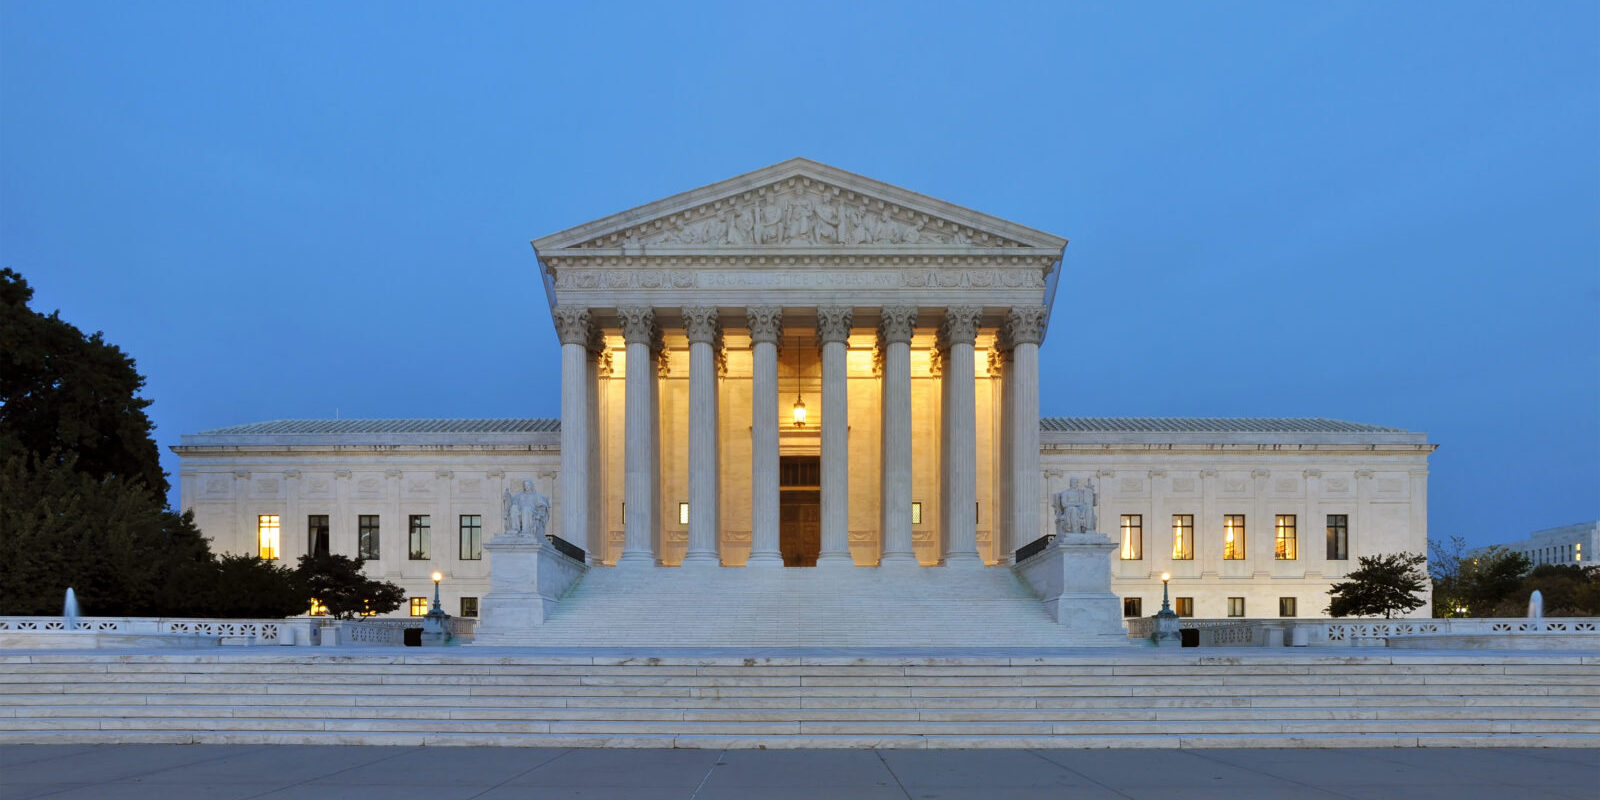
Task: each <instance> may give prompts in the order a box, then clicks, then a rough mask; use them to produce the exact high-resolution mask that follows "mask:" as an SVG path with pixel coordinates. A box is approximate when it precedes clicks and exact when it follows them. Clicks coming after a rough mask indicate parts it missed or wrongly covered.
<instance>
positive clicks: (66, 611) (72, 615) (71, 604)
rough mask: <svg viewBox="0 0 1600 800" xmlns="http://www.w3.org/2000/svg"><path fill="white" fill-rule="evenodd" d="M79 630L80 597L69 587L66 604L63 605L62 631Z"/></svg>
mask: <svg viewBox="0 0 1600 800" xmlns="http://www.w3.org/2000/svg"><path fill="white" fill-rule="evenodd" d="M77 629H78V595H77V594H76V593H75V592H73V591H72V587H71V586H68V587H67V599H66V602H64V603H62V604H61V630H64V631H75V630H77Z"/></svg>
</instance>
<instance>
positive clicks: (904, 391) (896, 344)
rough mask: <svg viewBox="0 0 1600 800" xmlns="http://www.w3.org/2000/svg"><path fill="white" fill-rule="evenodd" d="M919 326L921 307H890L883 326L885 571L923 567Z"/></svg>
mask: <svg viewBox="0 0 1600 800" xmlns="http://www.w3.org/2000/svg"><path fill="white" fill-rule="evenodd" d="M916 322H917V309H916V308H914V307H910V306H889V307H886V308H884V309H883V316H882V321H881V322H880V323H879V326H878V347H879V352H880V356H881V359H882V368H883V381H882V383H883V405H882V409H883V416H882V432H883V442H882V447H883V470H882V472H883V486H882V489H883V491H882V494H881V502H880V507H881V514H882V516H881V523H880V524H881V531H882V536H883V558H882V561H881V562H880V563H881V564H882V565H884V566H891V565H894V564H916V563H917V556H916V552H915V551H914V549H913V547H912V541H911V334H912V333H913V332H914V330H915V328H916Z"/></svg>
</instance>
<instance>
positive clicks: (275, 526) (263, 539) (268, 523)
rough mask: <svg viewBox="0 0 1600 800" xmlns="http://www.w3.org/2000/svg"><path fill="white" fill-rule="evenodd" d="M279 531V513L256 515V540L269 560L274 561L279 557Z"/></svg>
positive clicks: (261, 553)
mask: <svg viewBox="0 0 1600 800" xmlns="http://www.w3.org/2000/svg"><path fill="white" fill-rule="evenodd" d="M279 533H280V529H279V523H278V515H277V514H262V515H261V516H258V517H256V541H257V542H258V546H259V548H260V550H259V553H260V555H261V557H262V558H264V559H266V560H268V561H274V560H276V559H277V558H278V534H279Z"/></svg>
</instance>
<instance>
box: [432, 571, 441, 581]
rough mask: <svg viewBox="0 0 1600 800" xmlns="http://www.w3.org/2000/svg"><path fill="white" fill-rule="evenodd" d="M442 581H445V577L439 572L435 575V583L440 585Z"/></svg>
mask: <svg viewBox="0 0 1600 800" xmlns="http://www.w3.org/2000/svg"><path fill="white" fill-rule="evenodd" d="M442 580H444V576H443V575H441V574H439V573H437V572H435V573H433V582H434V583H438V582H439V581H442Z"/></svg>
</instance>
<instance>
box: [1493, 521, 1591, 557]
mask: <svg viewBox="0 0 1600 800" xmlns="http://www.w3.org/2000/svg"><path fill="white" fill-rule="evenodd" d="M1490 547H1504V548H1505V549H1507V550H1510V551H1512V552H1514V553H1521V554H1523V555H1524V556H1527V557H1528V560H1529V561H1531V562H1533V565H1534V566H1536V567H1537V566H1539V565H1540V564H1565V565H1571V566H1579V567H1585V566H1589V565H1591V564H1593V563H1594V561H1595V556H1596V554H1597V553H1600V522H1580V523H1578V524H1576V525H1563V526H1561V527H1559V528H1545V529H1544V530H1542V531H1534V532H1533V533H1531V534H1529V535H1528V538H1526V539H1518V540H1516V541H1514V542H1505V543H1503V544H1495V545H1488V546H1486V547H1477V548H1473V549H1472V550H1468V551H1467V555H1468V556H1477V555H1480V554H1482V553H1484V552H1486V551H1487V550H1488V549H1489V548H1490Z"/></svg>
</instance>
